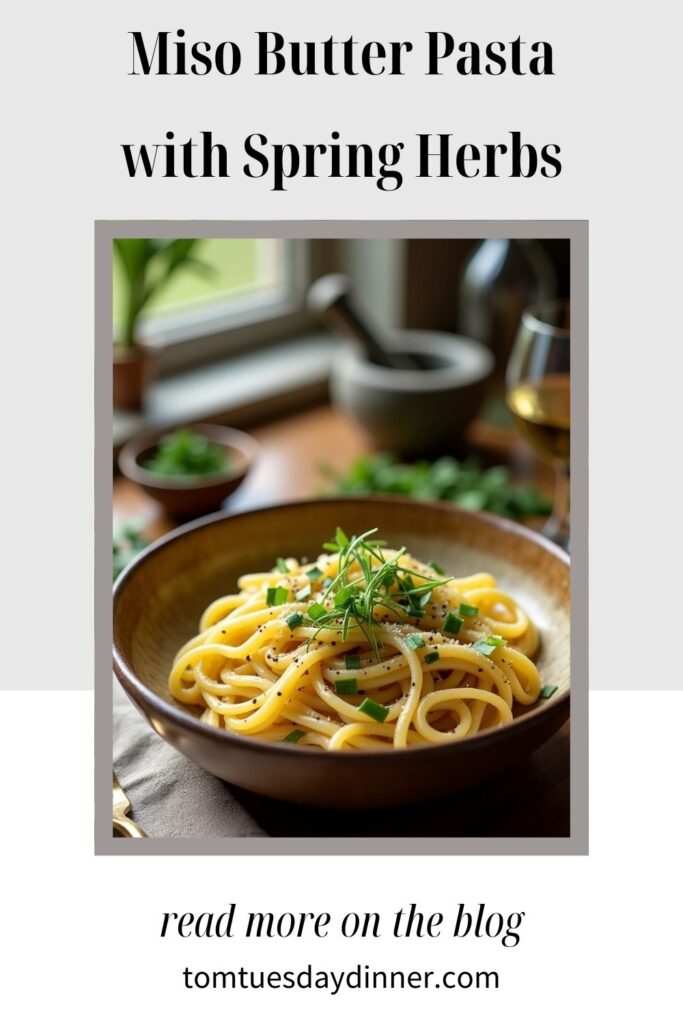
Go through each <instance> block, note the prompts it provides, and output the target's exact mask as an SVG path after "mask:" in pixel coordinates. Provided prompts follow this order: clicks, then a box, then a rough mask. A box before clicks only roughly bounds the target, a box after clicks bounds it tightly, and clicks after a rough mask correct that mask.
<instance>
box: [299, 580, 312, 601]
mask: <svg viewBox="0 0 683 1024" xmlns="http://www.w3.org/2000/svg"><path fill="white" fill-rule="evenodd" d="M310 596H311V584H310V583H306V584H305V586H303V587H302V588H301V590H297V592H296V599H297V601H305V600H306V598H308V597H310Z"/></svg>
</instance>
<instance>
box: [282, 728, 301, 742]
mask: <svg viewBox="0 0 683 1024" xmlns="http://www.w3.org/2000/svg"><path fill="white" fill-rule="evenodd" d="M305 735H306V733H305V732H302V730H301V729H294V731H293V732H290V733H289V734H288V735H287V736H285V738H284V740H283V743H298V742H299V740H300V739H303V737H304V736H305Z"/></svg>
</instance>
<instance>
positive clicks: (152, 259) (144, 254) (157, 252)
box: [114, 238, 210, 349]
mask: <svg viewBox="0 0 683 1024" xmlns="http://www.w3.org/2000/svg"><path fill="white" fill-rule="evenodd" d="M199 241H200V239H197V238H115V239H114V254H115V257H116V258H117V259H118V261H119V263H120V265H121V269H122V271H123V279H124V281H125V288H126V296H125V303H124V309H125V314H124V321H123V324H122V327H121V333H120V337H119V339H118V344H119V345H120V346H121V347H122V348H126V349H133V348H135V345H136V343H137V340H138V339H137V329H138V324H139V321H140V315H141V314H142V312H143V310H144V309H145V307H146V306H147V304H148V303H149V301H150V299H152V297H153V296H154V295H156V294H157V292H158V291H159V290H160V289H161V288H163V287H164V286H165V285H166V284H168V282H169V281H170V280H171V278H172V277H174V276H175V275H176V274H177V273H178V271H179V270H182V269H185V268H187V267H189V268H192V269H194V270H198V271H201V272H203V273H206V272H208V271H209V270H210V268H209V267H208V266H207V265H206V264H204V263H202V262H201V261H200V260H198V259H196V258H195V256H194V252H195V249H196V247H197V245H198V244H199Z"/></svg>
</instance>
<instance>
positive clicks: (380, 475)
mask: <svg viewBox="0 0 683 1024" xmlns="http://www.w3.org/2000/svg"><path fill="white" fill-rule="evenodd" d="M320 470H321V472H322V473H323V474H324V475H325V476H327V477H328V478H329V479H330V480H331V482H332V490H333V493H335V494H374V493H384V494H405V495H408V496H409V497H411V498H422V499H423V500H424V501H452V502H453V503H454V504H456V505H460V506H461V507H462V508H469V509H473V510H475V511H480V510H482V511H486V512H495V513H496V514H497V515H499V516H507V517H508V518H509V519H521V518H523V517H524V516H539V515H547V514H548V512H550V510H551V508H552V502H551V501H550V499H549V498H547V497H545V495H543V494H540V493H539V491H538V490H537V489H536V487H534V486H533V485H531V484H526V485H523V486H520V485H516V484H513V483H511V482H510V474H509V471H508V470H507V468H506V467H505V466H491V467H490V468H489V469H484V468H482V466H481V464H480V463H479V462H478V460H477V459H475V458H469V459H467V460H466V461H464V462H459V461H458V460H457V459H454V458H452V457H450V456H448V455H446V456H443V457H442V458H440V459H437V460H436V461H435V462H428V461H426V460H425V461H420V462H414V463H411V464H405V463H402V462H399V461H398V459H397V458H396V456H395V455H390V454H387V453H382V454H379V455H369V456H363V457H362V458H359V459H357V460H356V461H355V462H354V463H353V465H352V466H351V467H350V468H349V470H348V472H346V473H338V472H336V470H334V469H332V468H330V467H329V466H321V467H320Z"/></svg>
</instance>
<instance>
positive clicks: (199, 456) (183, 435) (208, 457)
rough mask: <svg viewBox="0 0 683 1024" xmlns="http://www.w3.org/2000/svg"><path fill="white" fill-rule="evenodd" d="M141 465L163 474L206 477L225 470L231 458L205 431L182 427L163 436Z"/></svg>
mask: <svg viewBox="0 0 683 1024" xmlns="http://www.w3.org/2000/svg"><path fill="white" fill-rule="evenodd" d="M144 466H145V469H149V470H150V471H151V472H152V473H160V474H161V475H162V476H209V475H211V474H214V473H223V472H225V471H226V470H227V469H228V468H229V467H230V459H229V458H228V455H227V453H226V451H225V448H224V447H223V446H222V445H220V444H216V443H215V442H214V441H211V440H210V439H209V438H208V437H206V436H205V435H204V434H198V433H196V432H195V431H192V430H187V429H183V430H176V431H174V432H173V433H172V434H167V435H166V436H165V437H162V439H161V441H160V442H159V445H158V447H157V450H156V451H155V453H154V455H153V456H152V458H151V459H148V460H147V461H146V462H145V463H144Z"/></svg>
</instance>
